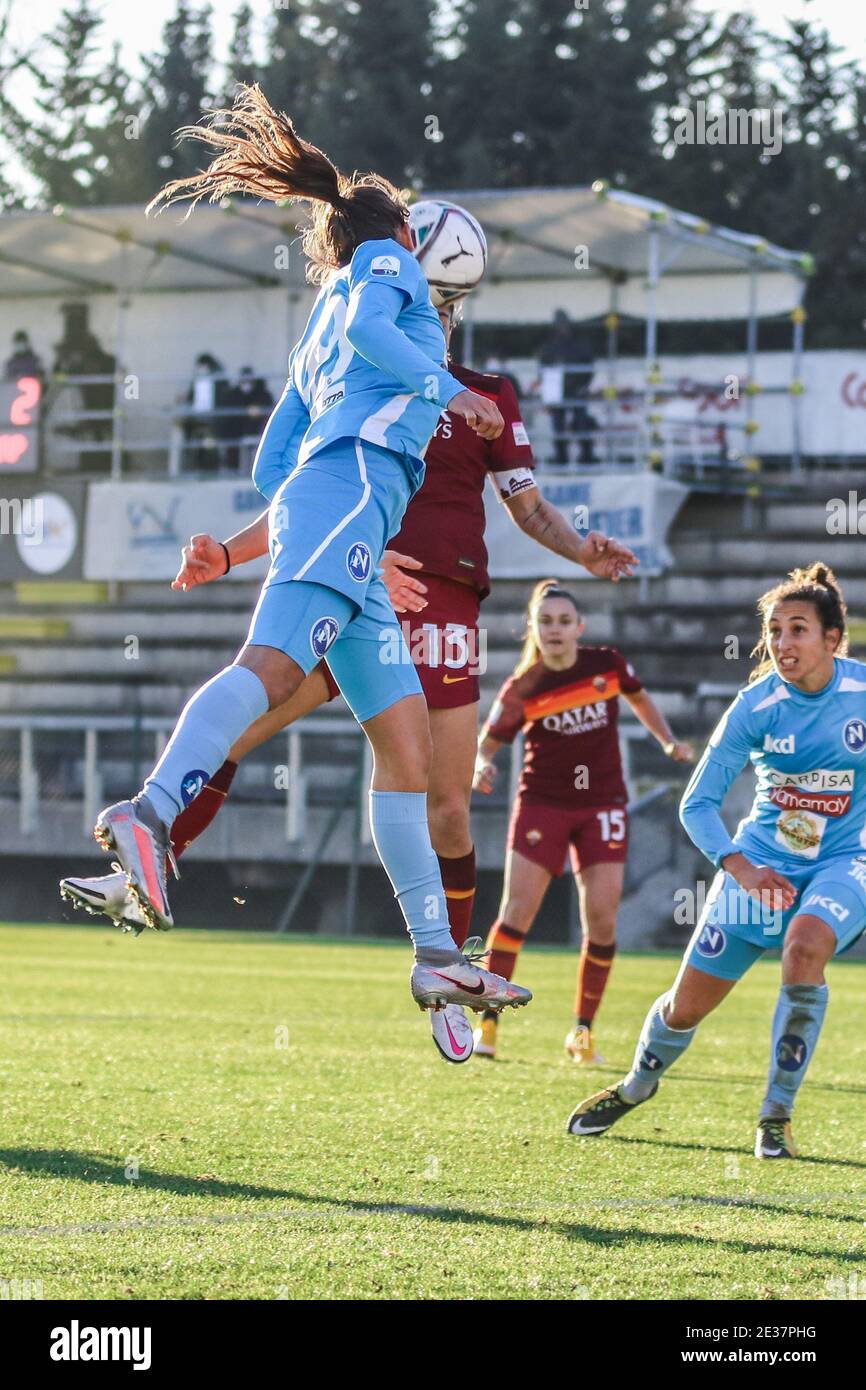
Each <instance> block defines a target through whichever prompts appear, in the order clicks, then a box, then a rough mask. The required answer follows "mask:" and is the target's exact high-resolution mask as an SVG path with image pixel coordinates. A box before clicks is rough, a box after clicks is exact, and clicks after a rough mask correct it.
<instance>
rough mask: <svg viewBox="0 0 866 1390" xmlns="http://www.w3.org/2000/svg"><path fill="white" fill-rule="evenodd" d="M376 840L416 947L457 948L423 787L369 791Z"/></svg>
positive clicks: (371, 823) (377, 850) (442, 949)
mask: <svg viewBox="0 0 866 1390" xmlns="http://www.w3.org/2000/svg"><path fill="white" fill-rule="evenodd" d="M370 828H371V830H372V832H373V843H374V845H375V846H376V852H377V853H378V855H379V858H380V859H381V861H382V865H383V867H384V870H385V873H386V874H387V875H388V877H389V878H390V880H391V884H392V887H393V889H394V896H395V898H396V899H397V901H398V903H399V904H400V911H401V912H402V913H403V916H404V918H405V919H406V926H407V927H408V928H409V935H410V936H411V938H412V944H413V946H414V947H415V949H416V951H417V950H418V949H419V948H421V949H431V948H432V949H433V950H440V951H454V950H456V947H455V945H454V940H453V938H452V936H451V929H450V927H449V925H448V904H447V903H446V901H445V892H444V889H443V887H442V875H441V873H440V871H439V861H438V859H437V858H436V855H435V853H434V850H433V846H432V845H431V843H430V830H429V828H428V825H427V796H426V794H425V793H424V792H374V791H371V792H370Z"/></svg>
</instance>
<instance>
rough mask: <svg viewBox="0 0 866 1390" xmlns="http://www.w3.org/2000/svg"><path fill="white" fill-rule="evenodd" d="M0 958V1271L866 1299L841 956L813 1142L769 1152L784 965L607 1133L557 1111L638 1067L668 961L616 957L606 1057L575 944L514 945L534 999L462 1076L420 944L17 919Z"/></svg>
mask: <svg viewBox="0 0 866 1390" xmlns="http://www.w3.org/2000/svg"><path fill="white" fill-rule="evenodd" d="M0 964H2V976H3V979H4V984H5V988H4V993H3V1005H2V1046H0V1067H2V1086H0V1104H2V1137H0V1279H4V1280H10V1281H13V1280H18V1281H26V1280H30V1281H38V1280H41V1281H42V1290H43V1296H44V1297H45V1298H46V1299H53V1298H59V1299H64V1298H84V1299H92V1298H110V1299H133V1298H137V1299H141V1298H144V1299H154V1298H160V1299H285V1298H289V1299H295V1298H401V1299H402V1298H424V1299H428V1298H448V1299H452V1298H457V1299H474V1298H482V1299H483V1298H537V1299H545V1298H554V1299H613V1298H644V1299H646V1298H648V1299H671V1298H698V1299H712V1300H716V1299H760V1300H771V1299H788V1298H808V1299H825V1298H834V1297H840V1296H843V1297H844V1296H846V1294H847V1296H850V1288H851V1286H852V1283H853V1284H854V1285H855V1286H857V1287H861V1293H860V1296H861V1297H862V1296H863V1293H864V1292H866V1253H864V1229H866V1227H864V1222H866V1201H864V1195H866V1193H864V1189H866V1108H864V1104H863V1098H864V1095H866V1085H864V1084H863V1075H864V1070H866V1038H864V1033H863V1029H862V1026H861V1023H860V1021H861V1020H862V1017H863V994H864V986H866V969H864V967H863V966H862V965H858V964H840V965H836V966H833V967H831V971H830V976H829V978H830V989H831V1002H830V1010H829V1014H828V1019H827V1024H826V1027H825V1029H824V1035H823V1037H822V1040H821V1044H820V1047H819V1049H818V1052H817V1054H816V1058H815V1061H814V1064H813V1066H812V1068H811V1070H810V1073H809V1077H808V1080H807V1082H806V1083H805V1085H804V1087H803V1090H802V1093H801V1098H800V1106H799V1111H798V1116H797V1123H796V1131H795V1132H796V1136H797V1140H798V1143H799V1145H800V1148H801V1150H802V1152H803V1154H804V1157H803V1158H802V1159H801V1160H799V1161H798V1162H795V1163H779V1164H774V1163H764V1164H759V1163H758V1162H757V1161H756V1160H755V1159H754V1158H752V1157H751V1156H750V1151H751V1144H752V1142H753V1137H754V1119H755V1115H756V1111H757V1105H758V1102H759V1100H760V1097H761V1093H762V1089H763V1079H764V1074H765V1069H766V1063H767V1054H768V1043H769V1028H770V1018H771V1014H772V1010H773V1007H774V1003H775V997H776V991H777V987H778V979H779V965H778V961H771V962H767V963H763V964H760V965H758V966H756V967H755V969H754V970H753V971H752V973H751V974H750V976H748V977H747V979H746V980H745V982H744V983H743V984H742V985H740V986H739V987H738V989H737V990H736V991H735V993H734V995H733V996H732V997H731V999H730V1000H728V1002H727V1003H726V1004H725V1005H723V1006H722V1008H721V1009H720V1010H719V1012H718V1014H717V1015H716V1016H715V1018H713V1019H711V1020H708V1022H707V1023H706V1024H705V1025H704V1027H703V1029H702V1030H701V1032H700V1033H699V1035H698V1037H697V1039H696V1041H695V1043H694V1044H693V1046H692V1048H691V1050H690V1051H689V1053H688V1055H687V1056H686V1057H685V1059H684V1060H683V1062H682V1063H681V1065H680V1066H679V1068H678V1069H675V1070H674V1071H673V1073H672V1074H671V1076H670V1078H669V1079H668V1080H667V1081H666V1082H665V1083H663V1086H662V1091H661V1093H660V1096H659V1097H658V1098H656V1100H655V1101H653V1102H651V1103H650V1104H648V1105H646V1106H644V1107H642V1108H641V1110H640V1111H638V1112H637V1113H636V1114H635V1115H634V1116H632V1117H631V1118H630V1119H629V1120H626V1121H625V1122H623V1124H622V1126H621V1127H618V1128H617V1130H615V1131H613V1132H612V1133H611V1134H610V1135H608V1136H606V1137H605V1138H602V1139H593V1140H575V1139H571V1138H569V1137H568V1136H567V1135H566V1134H565V1132H564V1120H565V1118H566V1116H567V1114H568V1112H569V1110H570V1109H571V1107H572V1106H573V1105H574V1103H575V1102H576V1101H577V1100H579V1099H581V1098H582V1097H584V1096H585V1095H587V1094H588V1093H589V1092H591V1091H593V1090H597V1089H599V1087H600V1086H602V1085H604V1084H606V1083H607V1082H609V1081H611V1080H614V1079H616V1078H617V1077H619V1076H620V1075H622V1073H623V1071H624V1069H625V1068H626V1067H627V1064H628V1063H629V1061H630V1059H631V1055H632V1049H633V1046H634V1040H635V1036H636V1034H637V1031H638V1029H639V1027H640V1024H641V1022H642V1020H643V1017H644V1014H645V1012H646V1009H647V1007H648V1005H649V1004H650V1002H651V1001H652V1000H653V999H654V998H655V997H656V996H657V995H658V994H659V993H660V992H661V990H662V989H664V988H665V987H666V986H667V985H668V984H669V983H670V982H671V980H672V978H673V974H674V970H675V961H674V960H673V959H672V958H671V957H658V956H653V957H647V956H644V957H641V956H631V957H628V956H624V957H622V958H620V959H618V961H617V963H616V967H615V970H614V975H613V980H612V984H611V987H610V989H609V992H608V997H607V999H606V1001H605V1004H604V1008H603V1012H602V1015H601V1016H600V1018H599V1027H598V1040H599V1043H600V1046H601V1049H602V1051H603V1052H604V1054H605V1056H606V1057H607V1059H608V1065H606V1066H605V1067H603V1068H600V1069H595V1070H593V1071H591V1072H581V1071H579V1070H578V1069H577V1068H576V1067H574V1066H573V1065H572V1064H571V1063H570V1062H569V1061H567V1060H566V1059H565V1057H564V1055H563V1053H562V1052H561V1045H562V1039H563V1037H564V1035H565V1032H566V1031H567V1028H568V1026H569V1023H570V1011H571V1003H572V992H573V987H574V967H575V957H574V955H573V954H570V953H567V952H564V951H549V950H536V951H533V950H532V949H531V948H530V949H529V950H527V951H526V952H525V953H524V956H523V959H522V961H521V970H520V971H519V974H518V978H519V979H520V980H521V982H523V983H525V984H527V985H528V986H529V987H530V988H531V989H533V990H534V991H535V993H536V998H535V1001H534V1002H533V1003H532V1004H531V1005H530V1006H529V1008H528V1009H527V1010H525V1011H523V1012H522V1013H520V1014H511V1013H509V1016H508V1017H507V1018H506V1019H505V1020H504V1022H503V1024H502V1027H501V1029H500V1036H501V1045H500V1046H501V1060H499V1059H497V1061H495V1062H493V1063H490V1062H486V1061H483V1060H480V1059H477V1058H474V1059H473V1060H472V1061H471V1062H470V1063H469V1064H468V1065H466V1066H462V1067H452V1066H448V1065H447V1064H446V1063H444V1062H443V1061H441V1060H440V1058H439V1056H438V1053H436V1051H435V1049H434V1047H433V1045H432V1043H431V1041H430V1038H429V1029H428V1025H427V1022H426V1020H425V1019H424V1018H423V1017H422V1015H421V1014H420V1013H419V1011H418V1010H417V1009H416V1008H415V1007H414V1006H413V1005H412V1004H411V1003H410V1000H409V995H408V990H407V974H408V967H409V952H408V948H407V947H406V946H397V945H394V946H392V945H366V944H354V943H349V944H342V943H336V942H328V943H325V942H321V941H313V940H310V939H306V940H300V941H298V940H284V939H276V938H273V937H264V936H239V935H228V934H224V933H206V932H182V931H178V932H173V933H171V934H170V935H168V936H165V937H157V936H156V935H154V934H152V933H148V934H147V935H146V936H144V937H142V938H141V939H140V940H139V941H133V940H131V939H129V938H126V937H123V938H122V937H121V936H120V934H119V933H117V932H114V931H110V930H109V929H107V928H106V929H102V928H101V927H98V926H94V927H42V926H9V927H4V928H2V929H0ZM858 1281H859V1283H858Z"/></svg>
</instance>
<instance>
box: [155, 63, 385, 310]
mask: <svg viewBox="0 0 866 1390" xmlns="http://www.w3.org/2000/svg"><path fill="white" fill-rule="evenodd" d="M177 134H178V136H180V137H185V138H186V139H189V140H200V141H201V142H202V143H203V144H206V145H210V146H212V147H213V148H215V149H217V150H218V151H219V153H218V154H217V155H216V156H215V157H214V158H213V159H212V160H211V162H210V164H209V165H208V167H207V168H206V169H204V170H202V172H201V173H198V174H192V175H190V176H189V177H188V178H180V179H172V180H171V182H170V183H167V184H166V185H165V187H164V188H162V189H160V191H159V193H157V195H156V197H155V198H152V199H151V201H150V202H149V203H148V205H147V209H146V211H147V212H150V211H151V210H153V209H161V208H163V207H169V206H170V205H171V204H172V203H177V202H181V201H184V200H186V199H189V201H190V205H191V208H190V210H191V209H192V207H194V206H195V204H196V203H198V202H199V201H200V200H201V199H202V198H205V197H206V198H207V199H208V201H209V202H211V203H218V202H220V201H221V200H222V199H223V198H227V197H229V196H230V195H231V194H233V193H246V194H249V195H250V196H251V197H254V198H264V199H266V200H267V201H269V202H272V203H279V204H284V203H287V202H291V201H293V200H294V199H305V200H306V201H308V202H309V203H310V204H312V212H311V216H312V223H311V225H310V226H309V227H307V228H306V230H305V231H304V232H303V235H302V247H303V251H304V255H305V256H307V258H308V260H309V264H308V266H307V279H308V280H310V281H312V282H313V283H317V284H320V283H321V282H322V281H323V280H325V279H326V278H327V277H328V275H330V273H331V272H332V271H333V270H336V269H339V268H340V267H341V266H344V265H348V264H349V262H350V260H351V259H352V255H353V253H354V251H355V248H356V246H358V245H359V244H360V243H361V242H362V241H370V240H379V239H384V238H387V237H396V235H397V233H398V231H399V229H400V227H401V226H402V225H403V223H404V222H405V221H406V219H407V217H408V216H409V207H408V201H407V199H408V196H409V195H408V194H407V193H406V192H404V191H402V190H400V189H398V188H396V187H395V186H394V184H392V183H389V181H388V179H386V178H383V177H382V176H381V175H380V174H359V173H357V172H356V173H354V174H352V175H351V177H347V176H346V175H345V174H341V173H340V171H339V169H337V167H336V165H334V164H332V163H331V161H330V159H329V158H328V156H327V155H326V154H324V153H323V151H322V150H320V149H319V148H318V147H317V146H316V145H313V144H311V143H310V142H309V141H308V140H304V139H303V138H302V136H300V135H299V134H298V132H297V130H296V129H295V126H294V124H293V122H292V120H291V118H290V117H289V116H287V115H286V114H285V112H282V111H275V110H274V109H273V107H272V106H271V104H270V102H269V101H268V99H267V97H266V96H265V95H264V93H263V92H262V90H261V88H260V87H259V85H258V84H257V83H256V84H254V85H253V86H247V85H244V84H241V86H240V88H239V90H238V93H237V95H236V97H235V100H234V104H233V105H232V107H231V110H224V109H220V110H218V111H211V112H210V113H209V114H208V115H207V116H205V117H204V118H203V120H202V121H201V122H200V123H199V124H198V125H188V126H182V127H181V128H180V130H179V131H178V132H177Z"/></svg>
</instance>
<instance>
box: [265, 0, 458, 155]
mask: <svg viewBox="0 0 866 1390" xmlns="http://www.w3.org/2000/svg"><path fill="white" fill-rule="evenodd" d="M432 10H433V0H414V3H413V4H411V5H407V4H406V3H405V0H376V4H366V5H362V4H357V3H355V0H310V3H309V4H307V5H306V6H304V8H303V10H302V12H301V14H300V17H299V19H298V20H297V21H296V23H295V25H294V26H293V27H292V28H291V30H289V27H288V25H284V26H283V27H282V34H283V35H285V34H286V33H287V32H289V33H290V36H291V47H290V48H289V49H288V51H287V53H286V57H287V58H288V59H289V60H290V61H293V62H294V66H295V71H294V74H293V77H294V90H288V89H287V88H288V83H286V82H285V81H284V82H283V84H281V85H282V88H283V95H284V97H285V100H284V101H283V102H282V104H284V105H285V108H286V109H287V110H288V111H289V113H290V115H291V116H292V117H293V119H294V120H295V121H296V122H297V124H298V128H299V129H300V130H301V132H302V134H304V135H305V136H307V138H309V139H311V140H313V141H314V142H315V143H316V144H318V145H320V146H321V147H322V148H323V149H324V150H325V151H326V152H327V153H328V155H329V156H330V157H331V158H332V159H333V160H334V161H335V163H337V164H338V166H339V167H340V168H342V169H345V170H346V171H347V172H351V171H352V170H353V169H361V170H367V169H373V170H376V171H377V172H378V173H381V174H385V175H386V176H387V177H389V178H391V179H393V180H395V181H396V182H398V183H399V182H401V181H403V180H405V179H408V178H412V177H413V176H414V175H415V174H416V172H417V169H418V164H419V154H420V152H421V151H422V150H423V145H424V132H425V116H426V115H427V114H428V113H429V111H430V107H429V105H428V97H427V96H426V95H425V93H424V91H422V88H423V87H424V84H425V81H426V77H427V73H428V68H429V65H430V59H431V15H432ZM279 13H280V12H278V14H279ZM281 46H284V45H283V44H282V42H281ZM284 61H285V60H284ZM277 75H279V73H278V74H277ZM266 90H269V89H268V88H266ZM272 99H273V98H272Z"/></svg>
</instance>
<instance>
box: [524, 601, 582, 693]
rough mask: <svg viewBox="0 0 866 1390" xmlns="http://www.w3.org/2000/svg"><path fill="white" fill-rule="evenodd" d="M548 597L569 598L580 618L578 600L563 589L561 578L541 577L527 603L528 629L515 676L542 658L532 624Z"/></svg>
mask: <svg viewBox="0 0 866 1390" xmlns="http://www.w3.org/2000/svg"><path fill="white" fill-rule="evenodd" d="M548 598H564V599H568V602H569V603H570V604H571V605H572V607H573V608H574V611H575V613H576V614H577V617H578V619H579V618H580V609H579V608H578V606H577V600H576V599H575V597H574V595H573V594H570V593H569V592H568V590H567V589H563V587H562V585H561V584H560V583H559V580H557V579H540V580H539V581H538V583H537V584H536V586H535V588H534V589H533V590H532V593H531V594H530V595H529V603H528V604H527V605H526V631H525V633H524V636H523V646H522V648H521V651H520V657H519V659H518V662H517V665H516V666H515V668H514V674H515V676H522V675H524V673H525V672H526V671H528V670H529V668H530V666H534V665H535V663H536V661H540V660H541V652H540V650H539V647H538V643H537V642H536V640H535V633H534V632H533V630H532V624H533V621H534V619H535V618H536V617H537V616H538V610H539V608H540V607H541V605H542V604H543V603H544V600H545V599H548Z"/></svg>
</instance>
